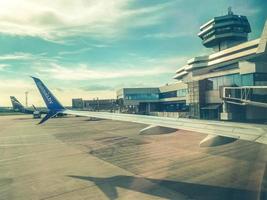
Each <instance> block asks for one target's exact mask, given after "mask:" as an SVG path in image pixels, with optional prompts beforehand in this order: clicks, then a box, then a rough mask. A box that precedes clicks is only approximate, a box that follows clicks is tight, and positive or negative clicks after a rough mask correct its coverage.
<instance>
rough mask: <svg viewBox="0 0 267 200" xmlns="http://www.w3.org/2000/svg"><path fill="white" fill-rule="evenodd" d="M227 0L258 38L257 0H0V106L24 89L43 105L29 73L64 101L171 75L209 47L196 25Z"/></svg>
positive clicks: (261, 1) (260, 8)
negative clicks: (200, 37)
mask: <svg viewBox="0 0 267 200" xmlns="http://www.w3.org/2000/svg"><path fill="white" fill-rule="evenodd" d="M229 6H231V7H232V9H233V11H234V13H236V14H240V15H246V16H247V17H248V19H249V21H250V23H251V27H252V33H251V34H250V39H254V38H257V37H259V36H260V34H261V31H262V28H263V26H264V22H265V20H266V17H267V12H266V10H267V3H266V2H265V0H216V1H214V0H203V1H198V0H75V1H73V0H56V1H55V0H43V1H36V0H9V1H4V0H1V1H0V44H1V45H0V79H1V82H0V106H10V101H9V96H10V95H15V96H17V97H18V98H19V99H20V100H21V101H22V102H23V103H24V92H25V91H29V104H32V103H34V104H36V105H37V106H40V105H43V102H42V99H41V98H40V95H39V94H38V93H37V91H36V88H35V86H34V84H33V81H32V80H31V79H30V78H29V76H30V75H33V76H37V77H39V78H41V79H42V80H43V81H44V82H45V83H47V85H48V86H49V87H50V88H51V89H52V90H53V92H54V93H55V94H56V95H57V96H58V98H59V99H60V100H61V101H62V102H63V104H65V105H70V104H71V99H72V98H74V97H82V98H84V99H93V98H96V97H99V98H114V97H115V90H116V89H118V88H121V87H145V86H160V85H162V84H165V83H167V82H173V81H174V80H172V77H173V76H174V73H175V70H177V69H178V68H179V67H181V66H183V65H184V64H185V63H186V60H187V59H190V58H191V57H195V56H198V55H203V54H208V53H210V52H211V51H210V50H209V49H205V48H204V47H203V46H202V45H201V40H200V39H199V38H198V37H197V33H198V31H199V27H200V25H202V24H203V23H205V22H207V21H208V20H210V19H211V18H212V17H214V16H219V15H224V14H226V13H227V8H228V7H229Z"/></svg>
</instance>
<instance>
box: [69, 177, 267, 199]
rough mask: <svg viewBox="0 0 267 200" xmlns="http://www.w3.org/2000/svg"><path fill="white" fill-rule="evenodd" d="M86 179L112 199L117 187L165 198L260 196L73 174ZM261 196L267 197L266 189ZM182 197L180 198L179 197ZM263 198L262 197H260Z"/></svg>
mask: <svg viewBox="0 0 267 200" xmlns="http://www.w3.org/2000/svg"><path fill="white" fill-rule="evenodd" d="M69 177H72V178H77V179H81V180H85V181H90V182H93V183H94V184H95V185H96V186H98V188H99V189H100V190H101V191H102V192H103V193H104V194H105V195H106V197H107V198H108V199H110V200H115V199H117V198H118V193H117V190H116V187H121V188H125V189H128V190H133V191H137V192H141V193H145V194H149V195H153V196H157V197H161V198H165V199H177V198H178V196H175V195H174V194H175V193H176V194H177V195H180V196H181V195H183V196H184V197H185V198H184V199H198V200H225V199H227V200H239V199H240V200H255V199H258V198H259V194H258V192H257V191H249V190H242V189H235V188H224V187H218V186H210V185H201V184H194V183H186V182H179V181H170V180H159V179H150V178H142V177H134V176H112V177H108V178H99V177H90V176H73V175H70V176H69ZM159 187H165V189H166V188H167V189H169V190H171V191H172V192H165V191H164V190H163V191H162V190H160V189H159ZM260 196H261V197H266V191H265V192H264V194H261V195H260ZM179 199H180V198H179ZM260 199H261V200H262V198H260Z"/></svg>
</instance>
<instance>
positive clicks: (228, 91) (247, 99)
mask: <svg viewBox="0 0 267 200" xmlns="http://www.w3.org/2000/svg"><path fill="white" fill-rule="evenodd" d="M222 99H224V100H225V101H226V102H228V103H233V104H239V105H255V106H262V107H267V86H242V87H223V88H222Z"/></svg>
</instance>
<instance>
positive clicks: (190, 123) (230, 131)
mask: <svg viewBox="0 0 267 200" xmlns="http://www.w3.org/2000/svg"><path fill="white" fill-rule="evenodd" d="M32 78H33V79H34V81H35V83H36V85H37V88H38V89H39V92H40V93H41V95H42V97H43V99H44V101H45V103H46V105H47V108H48V109H49V112H48V114H47V115H46V116H45V117H44V118H43V119H42V121H41V122H40V123H44V122H45V121H46V120H48V119H49V118H50V117H52V116H54V115H56V114H58V113H63V114H70V115H77V116H86V117H94V118H102V119H111V120H119V121H126V122H135V123H141V124H147V125H153V126H160V127H167V128H173V129H177V130H179V129H181V130H187V131H194V132H199V133H204V134H209V137H210V136H215V137H216V136H218V137H220V140H221V139H225V137H226V138H231V139H232V138H233V139H241V140H247V141H252V142H257V143H262V144H267V125H264V124H262V125H261V124H250V123H237V122H225V121H211V120H198V119H185V118H168V117H155V116H148V115H136V114H120V113H108V112H88V111H75V110H68V109H65V108H64V107H63V106H62V105H61V104H60V102H59V101H58V100H57V99H56V98H55V96H54V95H53V94H52V93H51V92H50V91H49V89H48V88H47V87H46V86H45V85H44V84H43V82H42V81H41V80H40V79H38V78H35V77H32ZM207 139H209V138H206V140H207Z"/></svg>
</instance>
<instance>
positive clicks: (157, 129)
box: [139, 125, 177, 135]
mask: <svg viewBox="0 0 267 200" xmlns="http://www.w3.org/2000/svg"><path fill="white" fill-rule="evenodd" d="M176 131H177V129H174V128H168V127H163V126H155V125H151V126H148V127H146V128H144V129H142V130H140V132H139V133H140V135H159V134H167V133H173V132H176Z"/></svg>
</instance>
